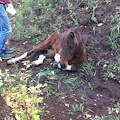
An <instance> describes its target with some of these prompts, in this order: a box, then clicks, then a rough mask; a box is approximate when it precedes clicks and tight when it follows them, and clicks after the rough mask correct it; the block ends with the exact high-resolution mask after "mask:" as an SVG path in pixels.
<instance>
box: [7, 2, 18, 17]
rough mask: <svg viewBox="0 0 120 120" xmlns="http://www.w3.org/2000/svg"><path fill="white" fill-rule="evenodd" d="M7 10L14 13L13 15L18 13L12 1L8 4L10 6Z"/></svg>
mask: <svg viewBox="0 0 120 120" xmlns="http://www.w3.org/2000/svg"><path fill="white" fill-rule="evenodd" d="M6 11H7V12H9V13H10V14H12V15H14V14H16V10H15V9H14V7H13V5H12V3H10V4H8V7H7V9H6Z"/></svg>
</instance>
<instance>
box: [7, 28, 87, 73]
mask: <svg viewBox="0 0 120 120" xmlns="http://www.w3.org/2000/svg"><path fill="white" fill-rule="evenodd" d="M49 46H52V48H53V50H48V51H47V53H45V54H41V55H39V57H38V59H37V60H34V61H33V62H32V64H33V65H39V64H42V63H43V60H44V59H45V58H46V57H54V59H55V61H56V63H57V64H56V67H58V68H60V69H62V70H69V71H77V70H78V67H79V64H80V63H83V62H85V60H86V49H85V44H84V41H83V40H82V37H81V34H80V28H79V27H75V28H71V29H68V30H66V31H64V32H54V33H53V34H52V35H51V36H49V37H48V38H47V39H46V40H45V41H43V42H41V43H40V44H39V45H38V46H36V47H35V48H33V49H32V50H30V51H28V52H26V53H24V54H23V55H21V56H19V57H16V58H12V59H11V60H8V61H7V64H12V63H15V62H17V61H19V60H22V59H23V58H25V57H27V56H30V55H31V54H32V53H36V52H38V51H40V50H44V49H47V48H48V47H49Z"/></svg>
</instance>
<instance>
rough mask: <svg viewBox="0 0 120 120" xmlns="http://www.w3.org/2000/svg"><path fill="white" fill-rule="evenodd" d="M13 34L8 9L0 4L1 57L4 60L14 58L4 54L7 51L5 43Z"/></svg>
mask: <svg viewBox="0 0 120 120" xmlns="http://www.w3.org/2000/svg"><path fill="white" fill-rule="evenodd" d="M11 32H12V28H11V25H10V22H9V18H8V15H7V13H6V7H5V6H4V5H2V4H0V57H1V58H2V59H9V58H11V57H12V55H11V54H7V53H4V50H5V49H6V47H5V43H6V41H7V39H8V37H9V35H10V33H11Z"/></svg>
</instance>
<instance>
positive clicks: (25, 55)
mask: <svg viewBox="0 0 120 120" xmlns="http://www.w3.org/2000/svg"><path fill="white" fill-rule="evenodd" d="M27 54H28V52H26V53H24V54H23V55H21V56H19V57H16V58H12V59H10V60H8V61H7V64H12V63H15V62H17V61H19V60H21V59H23V58H25V57H27Z"/></svg>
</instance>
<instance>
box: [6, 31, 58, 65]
mask: <svg viewBox="0 0 120 120" xmlns="http://www.w3.org/2000/svg"><path fill="white" fill-rule="evenodd" d="M57 37H58V32H54V33H53V34H52V35H51V36H49V37H48V38H47V39H46V40H45V41H43V42H41V43H40V44H39V45H38V46H36V47H35V48H33V49H32V50H30V51H28V52H26V53H24V54H23V55H21V56H20V57H16V58H12V59H10V60H8V61H7V64H13V63H15V62H17V61H19V60H22V59H23V58H25V57H27V56H30V55H31V54H32V53H34V52H37V51H40V50H43V49H45V48H47V47H48V46H50V45H53V44H54V43H55V41H56V39H58V38H57Z"/></svg>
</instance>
